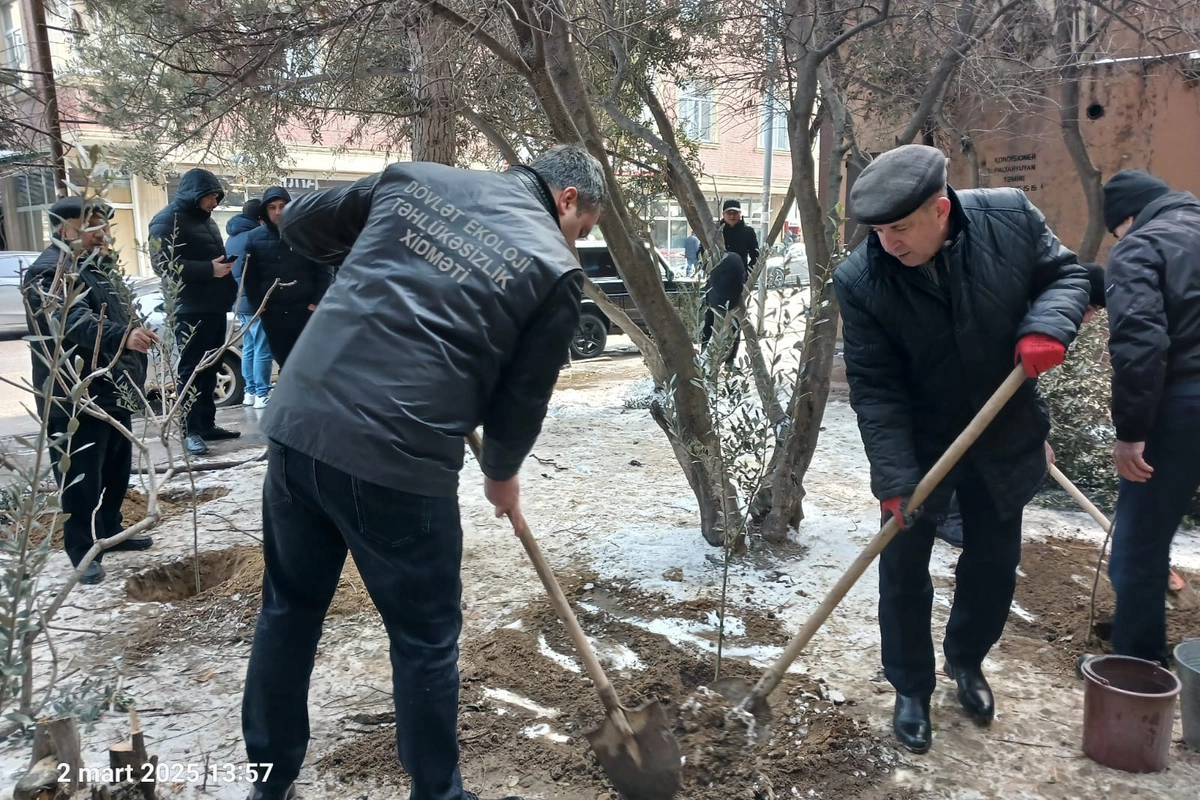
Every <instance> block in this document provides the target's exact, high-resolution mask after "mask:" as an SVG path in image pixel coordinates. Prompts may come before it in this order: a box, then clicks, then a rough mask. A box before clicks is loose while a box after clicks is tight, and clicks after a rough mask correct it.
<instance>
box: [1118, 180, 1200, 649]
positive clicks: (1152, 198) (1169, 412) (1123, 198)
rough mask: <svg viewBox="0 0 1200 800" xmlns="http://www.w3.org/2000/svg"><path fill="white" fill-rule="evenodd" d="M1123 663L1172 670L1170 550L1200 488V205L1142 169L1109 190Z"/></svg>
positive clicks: (1119, 592)
mask: <svg viewBox="0 0 1200 800" xmlns="http://www.w3.org/2000/svg"><path fill="white" fill-rule="evenodd" d="M1104 223H1105V226H1106V227H1107V228H1108V230H1109V231H1110V232H1111V233H1113V234H1114V235H1115V236H1116V237H1117V238H1118V239H1119V240H1120V241H1119V242H1117V244H1116V246H1114V247H1113V249H1112V251H1111V252H1110V253H1109V255H1108V268H1107V270H1105V279H1106V282H1107V291H1106V295H1107V298H1108V329H1109V339H1108V350H1109V356H1110V357H1111V361H1112V368H1113V380H1112V419H1113V426H1114V427H1115V428H1116V434H1117V443H1116V447H1115V448H1114V450H1113V460H1114V462H1115V463H1116V468H1117V472H1118V473H1119V474H1120V476H1121V483H1120V489H1119V492H1118V496H1117V514H1116V520H1115V521H1114V524H1113V546H1112V557H1111V558H1110V559H1109V567H1108V573H1109V577H1110V578H1112V585H1113V589H1114V590H1115V592H1116V595H1117V608H1116V614H1115V615H1114V617H1113V632H1112V645H1113V651H1114V652H1116V653H1117V654H1119V655H1127V656H1135V657H1137V658H1143V659H1146V660H1148V661H1158V662H1160V663H1163V664H1166V663H1167V661H1168V659H1169V654H1168V652H1167V625H1166V612H1165V609H1164V604H1163V597H1164V595H1165V594H1166V591H1167V588H1168V581H1169V578H1170V575H1171V573H1170V571H1169V569H1170V555H1171V542H1172V540H1173V539H1174V537H1175V531H1176V530H1177V529H1178V527H1179V523H1180V522H1181V521H1182V519H1183V515H1184V514H1185V513H1187V509H1188V507H1189V506H1190V504H1191V502H1192V498H1193V497H1195V495H1196V491H1197V489H1198V488H1200V458H1197V453H1198V452H1200V201H1197V199H1196V198H1195V197H1194V196H1193V195H1192V194H1191V193H1189V192H1173V191H1171V188H1170V187H1169V186H1167V184H1165V183H1163V182H1162V181H1161V180H1159V179H1158V178H1156V177H1154V176H1153V175H1150V174H1149V173H1146V172H1142V171H1140V170H1122V171H1121V172H1118V173H1117V174H1116V175H1114V176H1113V177H1112V178H1111V179H1110V180H1109V181H1108V183H1107V184H1105V186H1104Z"/></svg>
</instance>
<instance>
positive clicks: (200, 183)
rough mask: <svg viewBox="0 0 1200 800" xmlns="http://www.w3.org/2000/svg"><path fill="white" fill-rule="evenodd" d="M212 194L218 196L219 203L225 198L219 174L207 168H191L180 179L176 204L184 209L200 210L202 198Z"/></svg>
mask: <svg viewBox="0 0 1200 800" xmlns="http://www.w3.org/2000/svg"><path fill="white" fill-rule="evenodd" d="M210 194H215V195H216V196H217V202H218V203H219V202H220V201H221V200H224V199H225V190H224V189H223V188H222V187H221V182H220V181H219V180H217V176H216V175H213V174H212V173H211V172H209V171H208V170H206V169H199V168H196V169H189V170H188V171H187V172H185V173H183V177H182V178H180V179H179V189H178V190H177V191H176V192H175V205H176V207H177V208H179V209H181V210H183V211H200V205H199V203H200V198H201V197H204V196H205V195H210Z"/></svg>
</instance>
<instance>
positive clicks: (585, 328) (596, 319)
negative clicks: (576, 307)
mask: <svg viewBox="0 0 1200 800" xmlns="http://www.w3.org/2000/svg"><path fill="white" fill-rule="evenodd" d="M606 344H608V323H607V322H605V321H604V318H603V317H601V316H599V315H598V314H589V313H587V312H584V314H583V315H582V316H581V317H580V318H579V327H578V328H576V329H575V336H574V338H572V339H571V356H572V357H573V358H595V357H596V356H598V355H600V354H601V353H603V352H604V346H605V345H606Z"/></svg>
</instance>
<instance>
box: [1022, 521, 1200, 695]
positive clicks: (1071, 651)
mask: <svg viewBox="0 0 1200 800" xmlns="http://www.w3.org/2000/svg"><path fill="white" fill-rule="evenodd" d="M1099 556H1100V550H1099V548H1098V547H1097V546H1095V545H1093V544H1090V543H1087V542H1080V541H1075V540H1070V539H1047V540H1046V541H1044V542H1031V543H1028V544H1026V545H1025V548H1024V553H1023V555H1022V558H1021V570H1022V571H1023V572H1024V573H1025V576H1024V577H1020V578H1018V580H1017V594H1016V601H1017V603H1018V604H1020V606H1021V607H1022V608H1024V609H1025V610H1026V611H1028V612H1029V613H1030V614H1032V615H1033V617H1034V621H1033V622H1027V621H1025V620H1023V619H1020V618H1019V617H1017V616H1016V615H1012V616H1010V617H1009V623H1008V627H1007V631H1006V636H1005V638H1004V640H1003V642H1002V647H1005V649H1008V650H1011V651H1015V652H1017V653H1018V654H1020V655H1022V656H1024V657H1026V658H1027V659H1028V660H1030V661H1032V662H1033V663H1041V664H1046V665H1047V666H1050V667H1052V668H1053V669H1055V670H1056V671H1060V672H1062V673H1073V672H1074V670H1075V658H1076V657H1077V656H1079V655H1080V654H1082V653H1085V652H1090V653H1103V652H1110V651H1111V648H1110V646H1109V644H1108V642H1107V641H1104V639H1103V638H1100V637H1098V636H1096V635H1092V633H1093V632H1090V631H1089V630H1088V610H1089V607H1090V603H1091V594H1092V583H1093V581H1094V580H1095V576H1096V561H1097V559H1098V558H1099ZM1104 569H1105V571H1107V569H1108V562H1107V559H1106V560H1105V563H1104ZM1182 574H1183V576H1184V578H1186V579H1187V580H1188V581H1189V583H1191V584H1192V585H1193V586H1200V576H1196V575H1192V574H1188V573H1186V572H1185V573H1182ZM1193 591H1194V590H1193ZM1114 604H1115V598H1114V595H1113V590H1112V585H1111V584H1110V583H1109V582H1108V576H1107V574H1104V575H1101V578H1100V584H1099V586H1098V588H1097V590H1096V621H1097V622H1098V623H1099V624H1098V625H1096V626H1095V627H1096V630H1097V632H1099V633H1100V634H1105V635H1106V634H1107V631H1106V630H1105V627H1106V625H1105V623H1107V622H1108V621H1110V620H1111V619H1112V613H1113V608H1114ZM1171 605H1182V604H1171ZM1197 632H1200V607H1189V608H1181V607H1175V608H1172V607H1168V609H1167V640H1168V643H1169V646H1170V647H1172V648H1173V647H1174V646H1175V645H1176V644H1178V643H1179V642H1180V641H1182V640H1183V639H1184V638H1187V637H1189V636H1196V635H1197ZM1089 640H1090V641H1089Z"/></svg>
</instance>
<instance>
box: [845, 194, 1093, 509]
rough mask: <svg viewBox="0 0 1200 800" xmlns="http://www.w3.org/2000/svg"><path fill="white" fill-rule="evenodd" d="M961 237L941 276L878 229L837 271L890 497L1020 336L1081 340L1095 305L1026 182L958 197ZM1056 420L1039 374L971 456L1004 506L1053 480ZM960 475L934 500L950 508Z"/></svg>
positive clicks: (881, 483)
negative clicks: (907, 261)
mask: <svg viewBox="0 0 1200 800" xmlns="http://www.w3.org/2000/svg"><path fill="white" fill-rule="evenodd" d="M950 201H951V208H952V210H951V220H950V222H951V231H950V237H949V239H948V240H947V241H946V243H945V245H943V247H942V249H941V251H940V252H939V254H938V255H937V257H936V259H935V260H936V266H937V276H938V281H937V283H936V284H935V283H934V282H933V281H932V280H930V279H929V278H928V277H926V276H925V275H923V274H922V272H921V270H918V269H915V268H910V267H906V266H904V265H903V264H901V263H900V262H899V261H898V260H897V259H895V258H893V257H892V256H890V255H888V254H887V253H886V252H885V251H884V250H883V247H882V246H881V244H880V242H879V237H878V236H877V235H876V234H874V233H872V234H871V235H870V236H868V237H867V240H866V241H865V242H863V243H862V244H861V245H860V246H859V247H858V249H856V250H855V251H854V253H853V254H852V255H851V256H850V257H849V258H848V259H847V260H846V261H845V263H843V264H842V265H841V266H839V267H838V269H837V271H836V272H835V273H834V287H835V289H836V291H837V296H838V300H839V302H840V304H841V311H842V319H843V338H844V343H845V352H844V357H845V362H846V376H847V379H848V380H849V383H850V403H851V405H852V406H853V408H854V410H855V413H856V414H857V415H858V426H859V430H860V431H861V433H862V437H863V443H864V445H865V446H866V450H867V457H868V458H869V459H870V462H871V489H872V491H873V493H874V494H875V496H876V497H878V498H879V499H880V500H884V499H887V498H889V497H895V496H898V495H899V496H907V495H909V494H911V493H912V491H913V489H914V488H915V487H916V485H917V483H918V482H919V481H920V479H921V477H922V476H923V475H924V474H925V472H926V471H928V470H929V468H930V467H932V466H933V464H934V462H935V461H936V460H937V459H938V458H939V457H940V456H941V455H942V454H943V453H944V452H945V451H946V449H947V448H948V447H949V446H950V444H951V442H953V441H954V439H955V438H956V437H957V436H958V434H959V433H961V432H962V430H963V428H965V427H966V426H967V424H968V423H969V422H970V420H971V418H972V417H973V416H974V415H975V413H976V412H978V411H979V409H980V408H982V407H983V405H984V403H986V402H987V400H988V398H989V397H990V396H991V395H992V393H993V392H995V390H996V389H997V388H999V387H1000V385H1001V384H1002V383H1003V382H1004V380H1005V378H1006V377H1007V376H1008V374H1009V373H1010V372H1011V371H1012V369H1013V365H1014V353H1015V349H1016V344H1017V340H1019V339H1020V338H1021V337H1023V336H1025V335H1027V334H1031V333H1040V334H1045V335H1047V336H1051V337H1053V338H1055V339H1057V340H1058V341H1059V342H1062V343H1063V344H1064V345H1069V344H1070V343H1071V342H1072V341H1073V340H1074V338H1075V334H1076V333H1077V332H1078V330H1079V325H1080V323H1081V322H1082V320H1083V312H1084V309H1085V308H1086V306H1087V303H1088V277H1087V271H1086V270H1085V269H1084V268H1083V267H1081V266H1080V265H1079V264H1078V261H1077V259H1076V257H1075V254H1074V253H1072V252H1071V251H1070V250H1068V249H1067V248H1066V247H1064V246H1063V245H1062V243H1061V242H1060V241H1059V240H1058V238H1057V237H1056V236H1055V235H1054V233H1053V232H1052V231H1051V230H1050V229H1049V228H1048V227H1047V225H1046V219H1045V217H1044V216H1042V213H1041V212H1040V211H1038V209H1036V208H1035V207H1034V206H1033V204H1032V203H1030V202H1029V199H1028V198H1027V197H1026V196H1025V195H1024V193H1022V192H1021V191H1019V190H1016V189H978V190H972V191H964V192H958V193H955V192H953V191H951V192H950ZM1049 429H1050V417H1049V412H1048V410H1047V407H1046V404H1045V402H1044V401H1043V399H1042V398H1041V396H1040V395H1039V394H1038V391H1037V384H1036V381H1033V380H1030V381H1026V382H1025V384H1024V385H1023V386H1022V387H1021V388H1020V389H1019V390H1018V391H1017V393H1016V395H1015V396H1014V397H1013V398H1012V399H1011V400H1009V402H1008V404H1007V405H1006V406H1005V407H1004V409H1003V410H1002V411H1001V412H1000V414H999V415H998V416H997V417H996V418H995V420H994V421H993V422H992V423H991V425H989V426H988V428H987V430H986V431H984V433H983V434H982V435H981V436H980V437H979V439H978V440H977V441H976V443H975V445H974V446H973V447H972V448H971V449H970V451H968V453H967V456H966V459H965V461H968V462H969V463H971V464H972V465H973V466H974V467H976V469H977V470H978V471H979V473H980V474H981V475H982V477H983V479H984V481H985V482H986V483H987V484H988V486H989V488H990V490H991V493H992V499H993V501H994V502H995V505H996V508H997V509H998V510H999V512H1000V513H1002V514H1012V513H1016V512H1017V511H1019V510H1020V508H1021V507H1023V506H1024V505H1025V504H1026V503H1027V502H1029V500H1030V499H1032V497H1033V495H1034V494H1035V493H1036V492H1037V490H1038V488H1039V487H1040V486H1041V484H1042V482H1043V480H1044V478H1045V475H1046V457H1045V452H1044V450H1043V443H1044V442H1045V439H1046V434H1047V433H1048V432H1049ZM955 481H956V477H955V474H953V473H952V475H951V476H950V478H949V479H948V480H946V481H944V482H943V484H942V485H941V487H939V490H938V492H937V493H936V494H935V495H934V497H932V498H931V500H930V502H929V503H928V504H927V505H926V508H927V510H930V511H940V510H943V509H944V508H945V505H946V503H947V502H948V500H949V496H950V493H951V491H952V490H953V487H954V484H955Z"/></svg>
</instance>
